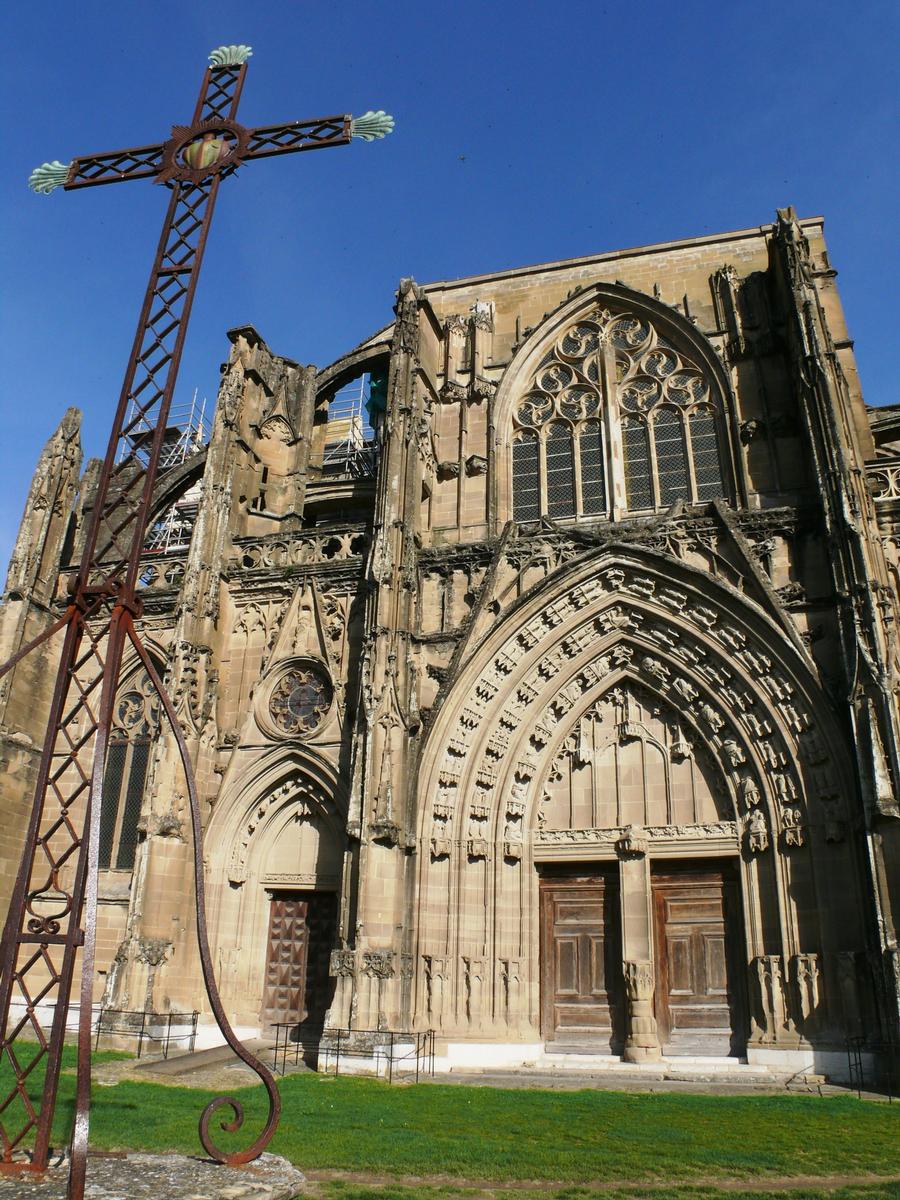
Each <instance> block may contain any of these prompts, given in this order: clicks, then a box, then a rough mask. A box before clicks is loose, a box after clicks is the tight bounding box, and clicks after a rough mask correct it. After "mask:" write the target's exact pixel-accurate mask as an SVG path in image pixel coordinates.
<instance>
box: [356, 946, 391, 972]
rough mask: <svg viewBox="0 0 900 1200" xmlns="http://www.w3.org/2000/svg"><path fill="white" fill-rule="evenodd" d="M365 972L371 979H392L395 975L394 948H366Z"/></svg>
mask: <svg viewBox="0 0 900 1200" xmlns="http://www.w3.org/2000/svg"><path fill="white" fill-rule="evenodd" d="M362 969H363V973H364V974H366V975H368V976H369V977H370V978H371V979H391V978H393V975H394V952H393V950H364V951H363V954H362Z"/></svg>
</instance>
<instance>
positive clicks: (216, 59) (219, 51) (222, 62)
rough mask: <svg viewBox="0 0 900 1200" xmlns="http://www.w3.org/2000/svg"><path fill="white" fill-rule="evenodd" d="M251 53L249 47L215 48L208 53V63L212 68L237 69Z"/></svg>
mask: <svg viewBox="0 0 900 1200" xmlns="http://www.w3.org/2000/svg"><path fill="white" fill-rule="evenodd" d="M252 53H253V50H252V49H251V47H250V46H217V47H216V48H215V50H213V51H212V52H211V53H210V56H209V61H210V65H211V66H213V67H239V66H240V65H241V63H245V62H246V61H247V59H248V58H249V57H250V55H251V54H252Z"/></svg>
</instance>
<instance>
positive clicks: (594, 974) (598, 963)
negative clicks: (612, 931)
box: [586, 934, 609, 1003]
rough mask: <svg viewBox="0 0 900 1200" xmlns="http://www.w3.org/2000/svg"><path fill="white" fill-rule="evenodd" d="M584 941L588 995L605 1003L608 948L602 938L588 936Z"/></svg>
mask: <svg viewBox="0 0 900 1200" xmlns="http://www.w3.org/2000/svg"><path fill="white" fill-rule="evenodd" d="M586 940H587V946H588V953H589V956H590V993H591V995H592V996H593V997H595V998H596V999H598V1000H600V1001H602V1002H603V1003H605V1002H606V1000H607V989H606V955H607V953H608V952H609V947H608V946H607V945H606V939H605V938H602V937H596V936H594V935H592V934H588V936H587V939H586Z"/></svg>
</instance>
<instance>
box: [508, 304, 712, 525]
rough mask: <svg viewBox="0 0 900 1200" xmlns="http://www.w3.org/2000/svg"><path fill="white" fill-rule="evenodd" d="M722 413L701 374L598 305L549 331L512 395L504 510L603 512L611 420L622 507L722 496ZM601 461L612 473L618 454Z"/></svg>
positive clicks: (643, 328) (661, 342)
mask: <svg viewBox="0 0 900 1200" xmlns="http://www.w3.org/2000/svg"><path fill="white" fill-rule="evenodd" d="M604 363H605V365H604ZM604 380H610V381H611V382H610V383H609V384H606V383H604V382H602V381H604ZM721 419H722V404H721V397H720V395H719V394H718V392H717V391H716V388H715V384H714V382H713V379H712V377H711V376H710V375H709V373H708V371H705V370H703V369H701V367H699V366H697V365H696V364H695V363H694V362H692V361H691V359H690V358H689V357H688V355H686V354H685V353H684V351H682V350H681V349H679V348H677V347H676V346H675V345H674V344H673V343H672V342H670V341H669V340H668V339H667V338H666V337H664V336H663V335H662V334H661V333H660V332H659V330H657V329H656V328H654V326H653V324H652V323H651V322H650V320H649V319H648V318H647V317H645V316H638V315H636V314H634V313H629V312H617V313H615V312H611V311H610V310H609V309H606V308H602V307H598V308H596V309H594V310H593V311H592V312H590V313H588V314H586V315H584V316H582V317H580V318H579V320H578V321H577V322H576V323H575V324H574V325H572V326H571V327H569V328H568V329H566V330H565V331H564V332H563V333H562V334H561V335H560V336H559V337H558V338H557V340H556V342H555V344H554V345H553V346H552V347H551V348H550V349H549V350H548V352H547V353H546V354H545V355H544V357H543V358H542V359H541V361H540V363H539V364H538V366H537V367H536V368H535V371H534V374H533V375H532V377H531V380H530V382H529V384H528V386H527V387H526V389H525V390H524V392H523V394H522V398H521V399H520V400H519V402H518V405H517V408H516V411H515V413H514V417H513V420H514V434H513V448H512V460H513V462H512V465H513V514H514V516H515V518H516V520H518V521H534V520H537V519H538V518H539V517H540V516H541V515H542V514H544V513H545V514H546V515H547V516H549V517H552V518H554V519H557V520H558V519H571V518H572V517H574V516H576V515H582V516H585V517H597V516H603V515H605V514H606V513H607V512H608V511H609V502H608V499H607V496H608V494H611V493H612V492H613V486H612V482H613V481H610V485H609V486H608V485H607V480H606V478H605V475H606V469H607V460H608V458H609V450H608V448H607V437H608V436H609V430H610V429H612V428H614V427H615V425H616V422H617V420H618V421H621V430H622V451H623V457H622V464H621V465H622V468H623V469H624V476H625V495H626V503H627V508H628V509H629V511H633V512H646V511H648V510H653V509H659V508H664V507H668V506H669V505H670V504H672V503H674V502H675V501H676V500H684V501H686V502H687V503H688V504H701V503H704V502H706V501H708V500H710V499H712V498H713V497H715V496H721V495H725V494H726V487H725V482H724V480H723V463H722V459H721V449H720V442H719V436H720V429H719V422H720V421H721ZM576 453H577V455H578V458H577V464H578V468H579V470H578V472H577V473H576V471H575V465H576V459H575V454H576ZM689 455H690V465H691V466H692V467H693V474H691V471H690V470H689V469H688V467H689V458H688V456H689ZM610 462H611V463H612V465H613V468H618V466H619V463H618V459H617V457H616V456H615V454H613V455H612V458H611V459H610Z"/></svg>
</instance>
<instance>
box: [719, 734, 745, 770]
mask: <svg viewBox="0 0 900 1200" xmlns="http://www.w3.org/2000/svg"><path fill="white" fill-rule="evenodd" d="M722 751H723V753H724V755H725V757H726V758H727V760H728V762H729V764H730V765H731V766H732V767H740V766H742V765H743V764H744V763H745V762H746V761H747V759H746V757H745V755H744V751H743V750H742V749H741V747H740V745H739V744H738V743H737V742H736V741H735V740H734V738H726V739H725V741H724V742H723V743H722Z"/></svg>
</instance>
